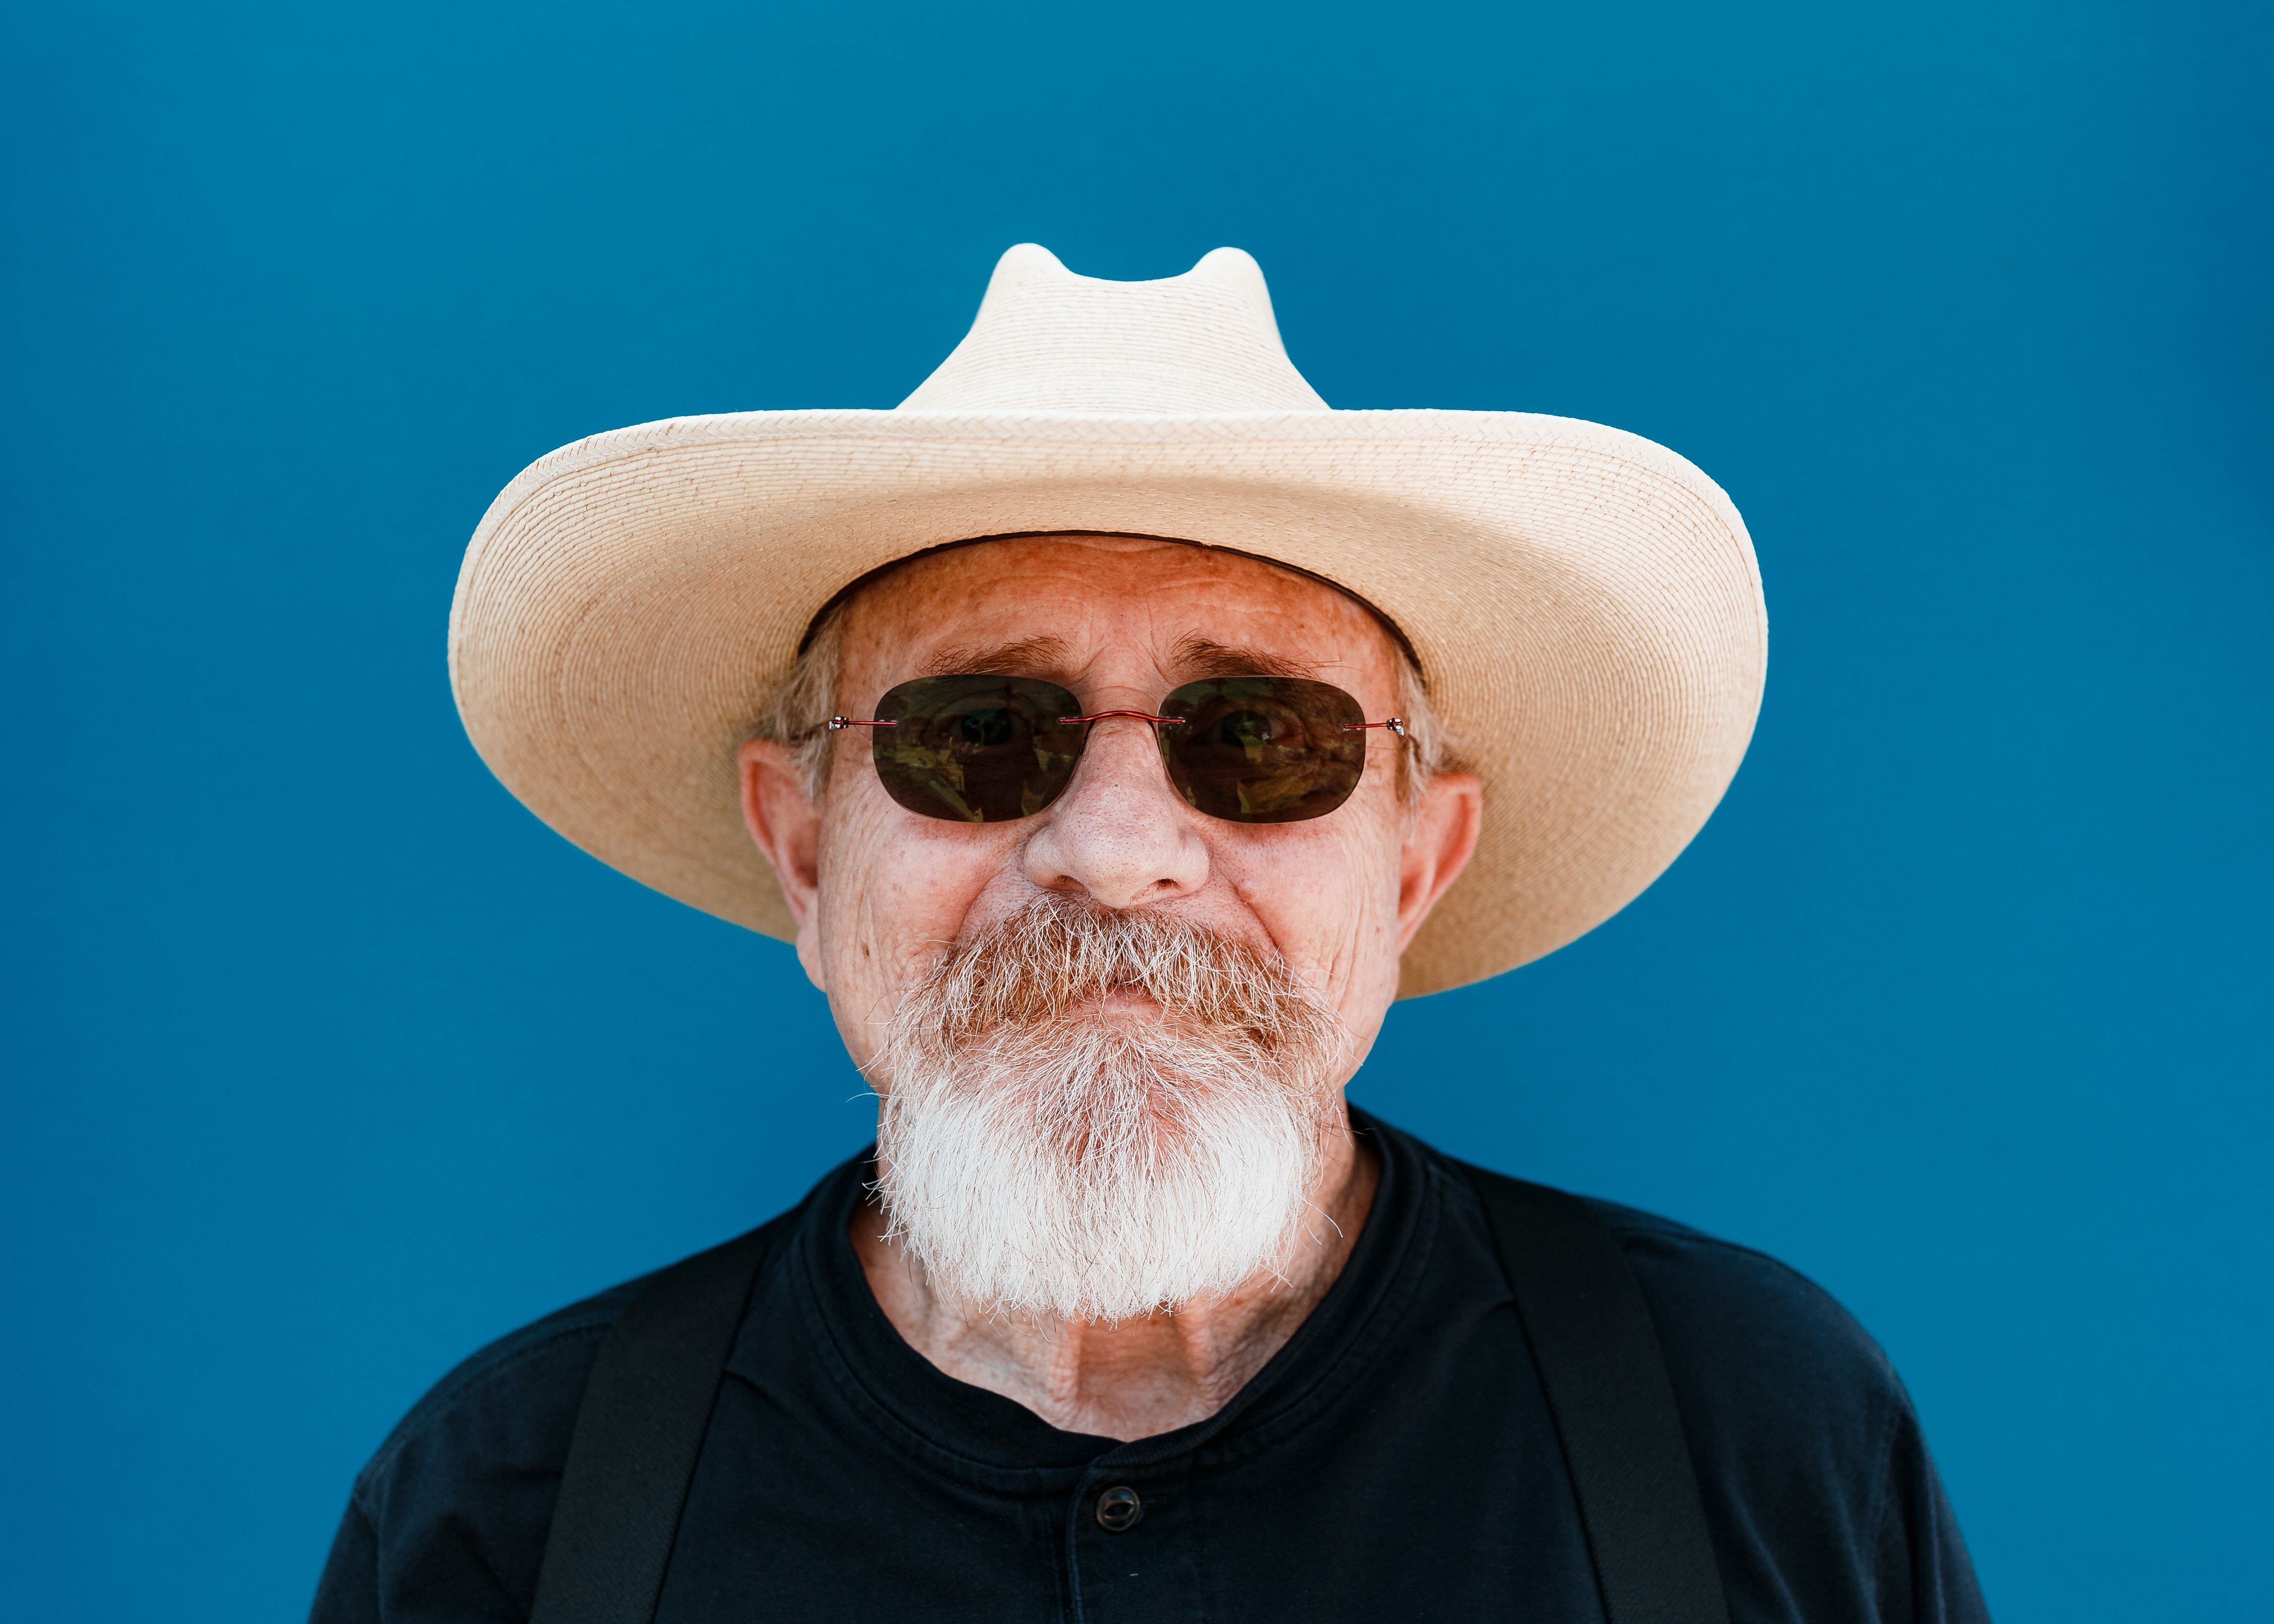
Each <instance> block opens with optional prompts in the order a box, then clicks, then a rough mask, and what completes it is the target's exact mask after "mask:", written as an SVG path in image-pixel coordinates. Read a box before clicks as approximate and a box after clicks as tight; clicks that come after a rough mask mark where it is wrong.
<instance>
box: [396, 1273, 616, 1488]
mask: <svg viewBox="0 0 2274 1624" xmlns="http://www.w3.org/2000/svg"><path fill="white" fill-rule="evenodd" d="M651 1278H653V1276H652V1275H647V1274H643V1275H641V1276H639V1277H638V1278H636V1279H633V1280H628V1281H625V1282H622V1283H621V1284H619V1285H614V1286H611V1287H609V1288H608V1289H606V1290H605V1291H600V1292H598V1293H595V1294H594V1295H593V1296H591V1297H584V1298H583V1299H581V1300H580V1301H577V1302H575V1303H571V1304H569V1305H568V1306H567V1307H565V1308H560V1309H556V1310H554V1311H553V1312H551V1313H549V1314H546V1316H544V1317H543V1318H542V1319H535V1320H532V1321H531V1322H530V1323H529V1324H527V1325H524V1326H523V1327H520V1328H519V1329H518V1330H515V1331H510V1332H508V1333H507V1334H506V1335H503V1336H501V1337H499V1338H498V1339H497V1340H496V1341H495V1342H491V1343H489V1344H488V1345H487V1346H486V1347H483V1348H481V1349H479V1350H477V1351H476V1352H474V1353H472V1354H471V1355H469V1356H468V1357H465V1358H464V1359H463V1360H461V1361H459V1363H458V1364H457V1365H456V1366H455V1367H453V1368H452V1369H451V1371H450V1372H449V1373H448V1374H447V1375H445V1376H444V1377H443V1378H442V1379H441V1380H440V1381H437V1382H436V1383H435V1384H434V1385H433V1387H429V1388H428V1389H427V1390H426V1392H425V1395H424V1396H423V1397H421V1398H420V1399H419V1400H418V1402H417V1403H416V1404H413V1405H412V1406H411V1407H410V1411H409V1413H407V1414H406V1415H404V1417H403V1419H402V1420H401V1421H399V1422H397V1423H396V1424H395V1430H394V1431H393V1432H389V1433H388V1437H387V1440H386V1441H385V1442H384V1443H382V1444H381V1445H380V1447H379V1449H378V1451H377V1452H376V1453H375V1454H374V1455H373V1456H372V1458H371V1462H370V1463H369V1464H368V1465H366V1466H365V1468H364V1470H363V1472H362V1474H361V1475H360V1477H358V1480H357V1491H358V1495H359V1496H364V1495H369V1494H371V1493H373V1492H379V1493H382V1494H383V1493H384V1492H385V1490H386V1488H387V1487H388V1485H390V1483H391V1482H392V1481H393V1480H394V1479H395V1478H397V1477H400V1476H401V1475H402V1474H403V1472H405V1471H406V1470H408V1471H412V1472H421V1473H422V1475H423V1468H424V1467H425V1466H426V1465H428V1464H431V1461H430V1459H429V1458H428V1457H431V1456H433V1455H434V1454H436V1453H437V1452H438V1451H439V1452H444V1453H450V1454H459V1453H463V1452H467V1451H465V1450H464V1447H465V1446H470V1445H479V1444H484V1443H487V1444H492V1445H497V1444H504V1443H508V1442H511V1443H513V1444H514V1445H515V1446H516V1447H511V1448H509V1449H508V1450H506V1451H504V1454H505V1455H506V1456H507V1457H508V1458H510V1459H511V1460H512V1461H513V1463H514V1465H515V1466H516V1468H526V1467H527V1466H528V1465H530V1464H532V1463H533V1462H531V1458H530V1457H531V1454H532V1453H534V1454H536V1455H540V1456H549V1457H551V1458H552V1460H553V1465H554V1467H555V1469H556V1470H557V1468H558V1464H559V1462H560V1461H561V1459H565V1458H566V1456H567V1454H568V1448H569V1431H570V1430H571V1429H572V1428H573V1427H574V1425H575V1424H576V1405H577V1403H578V1402H579V1401H580V1400H581V1399H582V1397H583V1395H584V1383H585V1380H586V1378H588V1377H589V1376H590V1375H591V1370H592V1363H593V1361H594V1360H595V1359H597V1358H598V1357H599V1352H600V1344H601V1342H603V1341H604V1340H606V1336H607V1334H608V1331H609V1328H610V1327H613V1326H614V1324H615V1322H616V1319H617V1318H618V1317H619V1316H620V1315H621V1313H622V1312H623V1311H624V1307H625V1305H626V1304H629V1302H630V1301H631V1300H632V1298H633V1297H636V1296H637V1295H638V1294H639V1291H640V1289H641V1288H642V1287H643V1286H644V1285H645V1284H646V1283H647V1282H648V1281H649V1280H650V1279H651ZM454 1446H455V1447H454ZM471 1453H472V1454H475V1455H482V1454H488V1453H492V1452H491V1451H488V1450H483V1449H479V1448H476V1449H473V1450H471ZM376 1509H377V1507H373V1510H376Z"/></svg>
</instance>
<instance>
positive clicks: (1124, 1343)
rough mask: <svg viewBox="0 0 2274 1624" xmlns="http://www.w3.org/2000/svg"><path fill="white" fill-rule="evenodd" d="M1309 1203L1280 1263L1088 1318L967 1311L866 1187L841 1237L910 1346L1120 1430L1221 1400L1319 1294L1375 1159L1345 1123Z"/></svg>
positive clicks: (1070, 1423)
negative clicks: (1174, 1302)
mask: <svg viewBox="0 0 2274 1624" xmlns="http://www.w3.org/2000/svg"><path fill="white" fill-rule="evenodd" d="M1320 1162H1321V1166H1320V1173H1319V1177H1318V1179H1317V1180H1316V1182H1315V1183H1314V1184H1313V1186H1312V1192H1311V1207H1312V1211H1311V1212H1310V1214H1308V1215H1307V1216H1306V1219H1305V1221H1304V1223H1303V1226H1302V1230H1301V1233H1300V1234H1299V1236H1298V1237H1297V1239H1296V1242H1295V1245H1294V1247H1293V1249H1292V1251H1291V1254H1290V1255H1289V1256H1288V1257H1286V1258H1285V1259H1282V1261H1281V1263H1280V1265H1279V1268H1278V1271H1277V1272H1276V1274H1275V1273H1273V1272H1271V1271H1269V1270H1264V1271H1260V1272H1259V1273H1257V1274H1254V1275H1251V1276H1250V1277H1249V1278H1248V1279H1247V1280H1246V1281H1245V1282H1242V1283H1241V1285H1240V1286H1239V1289H1236V1290H1234V1291H1231V1292H1229V1293H1226V1294H1225V1295H1224V1296H1221V1297H1209V1298H1205V1299H1201V1300H1199V1301H1195V1302H1193V1303H1189V1304H1186V1305H1185V1306H1184V1307H1182V1308H1179V1309H1178V1310H1177V1311H1175V1312H1155V1313H1152V1314H1149V1315H1148V1316H1146V1317H1145V1318H1144V1319H1125V1320H1122V1321H1120V1322H1119V1323H1118V1324H1110V1325H1109V1324H1096V1323H1093V1322H1090V1321H1086V1320H1081V1319H1058V1318H1054V1317H1049V1316H1020V1317H1016V1318H1013V1317H1007V1316H990V1315H986V1314H983V1313H975V1312H972V1311H970V1310H969V1309H968V1308H966V1307H964V1306H962V1305H960V1304H957V1303H955V1302H954V1301H953V1300H951V1299H949V1298H947V1297H943V1296H942V1295H941V1294H940V1293H938V1292H937V1291H936V1290H934V1289H932V1286H931V1283H930V1280H929V1279H928V1278H927V1277H926V1275H925V1274H924V1270H923V1267H922V1265H921V1264H919V1263H918V1262H917V1261H916V1260H915V1258H913V1257H911V1256H910V1255H909V1254H908V1252H907V1250H906V1248H904V1247H903V1246H902V1245H901V1244H900V1243H899V1242H898V1241H895V1240H892V1239H890V1238H888V1237H887V1236H886V1233H885V1216H884V1214H883V1211H882V1210H881V1209H880V1208H879V1207H877V1205H876V1203H875V1201H874V1199H873V1198H872V1199H871V1200H870V1201H869V1202H867V1203H865V1204H863V1205H862V1207H859V1208H858V1209H857V1210H855V1213H854V1214H853V1222H852V1226H851V1228H852V1240H853V1249H854V1251H855V1253H857V1254H858V1255H859V1257H860V1259H861V1267H862V1272H863V1273H864V1274H867V1276H868V1279H869V1287H870V1290H872V1291H874V1292H875V1293H876V1297H877V1306H878V1307H879V1308H881V1309H883V1310H884V1311H885V1318H886V1319H890V1320H891V1321H892V1327H893V1328H894V1329H895V1330H897V1331H899V1332H900V1335H902V1336H903V1337H905V1338H906V1339H907V1342H908V1345H909V1346H911V1347H912V1348H914V1349H915V1350H916V1351H917V1352H918V1353H920V1354H922V1355H923V1357H925V1358H927V1359H929V1360H930V1361H931V1363H932V1364H933V1365H937V1367H938V1368H939V1369H940V1370H942V1371H944V1372H946V1373H947V1374H948V1375H950V1376H953V1377H954V1378H955V1379H956V1380H959V1381H968V1382H969V1383H971V1385H972V1386H974V1387H985V1388H987V1389H988V1390H989V1391H990V1392H993V1393H999V1394H1001V1395H1004V1396H1005V1398H1009V1399H1013V1400H1015V1401H1017V1402H1019V1403H1021V1404H1024V1405H1025V1406H1026V1407H1027V1408H1028V1410H1033V1411H1034V1412H1035V1414H1036V1415H1038V1416H1040V1417H1042V1418H1043V1420H1045V1421H1047V1422H1049V1423H1050V1425H1052V1426H1055V1427H1058V1428H1059V1429H1061V1430H1063V1431H1065V1432H1087V1433H1089V1434H1092V1435H1094V1436H1096V1437H1101V1438H1114V1439H1119V1440H1123V1441H1125V1442H1126V1441H1127V1440H1132V1439H1138V1438H1151V1437H1154V1436H1156V1435H1157V1434H1159V1433H1162V1432H1174V1431H1176V1430H1177V1429H1178V1427H1182V1426H1190V1425H1193V1423H1195V1422H1198V1421H1204V1420H1206V1419H1207V1418H1208V1417H1210V1416H1212V1415H1214V1414H1215V1413H1216V1411H1217V1410H1221V1409H1222V1408H1223V1407H1224V1404H1225V1403H1226V1402H1228V1401H1229V1400H1230V1399H1231V1396H1232V1395H1233V1394H1235V1393H1237V1392H1239V1389H1240V1388H1241V1387H1245V1386H1246V1384H1247V1382H1248V1380H1250V1379H1251V1378H1252V1377H1254V1374H1255V1373H1256V1372H1258V1371H1260V1370H1261V1369H1262V1368H1263V1366H1264V1365H1266V1364H1267V1363H1269V1360H1270V1358H1271V1356H1272V1355H1273V1354H1275V1353H1276V1352H1278V1351H1279V1350H1280V1349H1281V1348H1283V1347H1284V1346H1285V1345H1286V1342H1287V1339H1288V1338H1289V1337H1291V1336H1292V1335H1294V1334H1295V1329H1296V1327H1298V1326H1299V1325H1301V1324H1302V1323H1303V1321H1304V1320H1305V1319H1306V1318H1308V1317H1309V1315H1310V1312H1311V1311H1312V1310H1313V1309H1314V1308H1315V1307H1317V1306H1318V1304H1319V1299H1320V1298H1321V1297H1324V1296H1325V1295H1326V1293H1327V1288H1328V1287H1329V1286H1331V1285H1333V1284H1334V1282H1335V1279H1336V1277H1337V1275H1339V1274H1341V1273H1342V1270H1343V1266H1344V1264H1345V1263H1347V1262H1348V1261H1349V1260H1350V1254H1351V1248H1352V1245H1354V1244H1356V1243H1357V1240H1358V1235H1359V1229H1361V1228H1363V1227H1364V1225H1365V1223H1366V1218H1367V1212H1368V1210H1369V1209H1370V1208H1371V1207H1373V1205H1374V1189H1375V1187H1376V1186H1377V1185H1378V1184H1380V1183H1381V1179H1382V1165H1381V1160H1380V1158H1379V1156H1378V1155H1377V1154H1376V1153H1375V1152H1374V1149H1373V1148H1372V1147H1368V1146H1362V1145H1360V1144H1359V1142H1358V1141H1357V1140H1356V1139H1353V1138H1352V1136H1351V1134H1350V1132H1349V1131H1348V1129H1347V1128H1346V1127H1345V1128H1344V1131H1343V1132H1337V1133H1332V1134H1329V1136H1328V1137H1327V1139H1326V1142H1325V1143H1324V1144H1322V1145H1321V1147H1320Z"/></svg>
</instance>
